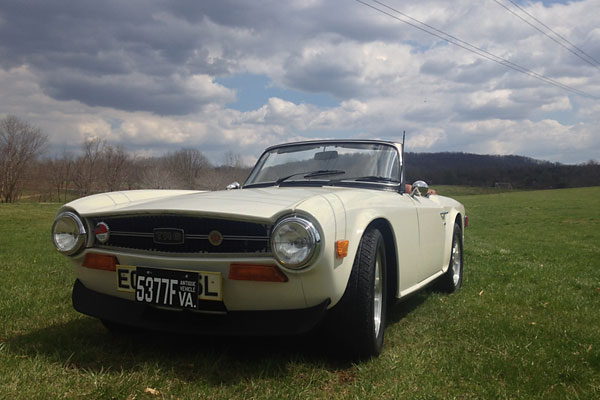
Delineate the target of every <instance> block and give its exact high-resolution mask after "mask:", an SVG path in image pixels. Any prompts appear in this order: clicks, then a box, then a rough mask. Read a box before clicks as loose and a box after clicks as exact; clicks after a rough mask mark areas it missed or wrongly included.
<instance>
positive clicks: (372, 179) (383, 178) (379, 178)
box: [340, 175, 398, 182]
mask: <svg viewBox="0 0 600 400" xmlns="http://www.w3.org/2000/svg"><path fill="white" fill-rule="evenodd" d="M340 180H341V181H359V182H398V181H397V180H396V179H393V178H388V177H386V176H377V175H367V176H357V177H354V178H343V179H340Z"/></svg>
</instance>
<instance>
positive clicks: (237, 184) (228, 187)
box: [226, 182, 241, 190]
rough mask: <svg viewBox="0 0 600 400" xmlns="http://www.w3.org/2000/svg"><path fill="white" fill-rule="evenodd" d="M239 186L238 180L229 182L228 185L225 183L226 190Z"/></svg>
mask: <svg viewBox="0 0 600 400" xmlns="http://www.w3.org/2000/svg"><path fill="white" fill-rule="evenodd" d="M240 187H241V185H240V183H239V182H233V183H230V184H229V185H227V188H226V189H227V190H234V189H239V188H240Z"/></svg>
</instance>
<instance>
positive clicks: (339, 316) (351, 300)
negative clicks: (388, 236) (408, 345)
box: [329, 228, 387, 359]
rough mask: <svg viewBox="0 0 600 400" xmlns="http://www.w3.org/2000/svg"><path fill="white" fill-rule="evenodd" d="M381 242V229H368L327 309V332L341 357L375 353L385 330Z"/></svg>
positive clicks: (383, 270) (384, 280)
mask: <svg viewBox="0 0 600 400" xmlns="http://www.w3.org/2000/svg"><path fill="white" fill-rule="evenodd" d="M386 275H387V273H386V257H385V245H384V240H383V236H382V235H381V232H380V231H379V230H378V229H376V228H371V229H368V230H367V232H366V233H365V234H364V235H363V237H362V239H361V241H360V244H359V246H358V252H357V254H356V258H355V259H354V264H353V266H352V272H351V273H350V279H349V280H348V286H347V287H346V291H345V292H344V295H343V297H342V299H341V300H340V301H339V303H338V304H337V305H336V306H335V307H334V308H333V310H331V315H330V319H329V334H330V335H332V341H333V342H334V343H335V346H336V348H337V350H339V351H341V352H342V353H343V355H344V356H349V357H351V358H354V359H364V358H370V357H374V356H378V355H379V354H380V353H381V349H382V348H383V338H384V333H385V322H386V307H387V285H386Z"/></svg>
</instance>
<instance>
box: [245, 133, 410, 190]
mask: <svg viewBox="0 0 600 400" xmlns="http://www.w3.org/2000/svg"><path fill="white" fill-rule="evenodd" d="M348 181H350V182H352V181H354V182H370V183H387V184H389V183H396V184H397V183H399V182H400V160H399V156H398V150H397V149H396V148H395V147H394V146H392V145H390V144H384V143H352V142H349V143H344V142H339V143H338V142H327V143H307V144H298V145H284V146H281V147H275V148H273V149H270V150H268V151H267V152H265V153H264V154H263V155H262V157H261V158H260V159H259V160H258V162H257V164H256V166H255V167H254V169H253V170H252V173H251V174H250V176H249V177H248V179H247V181H246V183H245V184H244V186H251V185H268V184H273V185H281V184H283V183H295V184H298V183H301V182H325V183H327V184H331V183H337V182H340V183H341V182H348Z"/></svg>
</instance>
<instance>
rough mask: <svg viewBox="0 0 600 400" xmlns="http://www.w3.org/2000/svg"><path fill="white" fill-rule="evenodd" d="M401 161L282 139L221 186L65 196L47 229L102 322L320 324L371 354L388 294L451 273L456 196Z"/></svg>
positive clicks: (358, 352) (458, 219) (292, 328)
mask: <svg viewBox="0 0 600 400" xmlns="http://www.w3.org/2000/svg"><path fill="white" fill-rule="evenodd" d="M403 171H404V164H403V145H401V144H397V143H391V142H385V141H378V140H321V141H309V142H299V143H290V144H283V145H278V146H273V147H270V148H268V149H267V150H266V151H265V152H264V153H263V154H262V156H261V157H260V159H259V160H258V162H257V163H256V166H255V167H254V169H253V170H252V172H251V173H250V175H249V177H248V179H247V180H246V182H245V183H244V184H243V185H239V184H237V183H235V184H232V185H230V186H229V187H228V189H229V190H224V191H217V192H200V191H182V190H135V191H123V192H113V193H104V194H97V195H93V196H89V197H86V198H82V199H78V200H75V201H73V202H71V203H68V204H66V205H65V206H63V207H62V208H61V209H60V211H59V212H58V215H57V216H56V219H55V222H54V225H53V227H52V237H53V241H54V245H55V246H56V248H57V249H58V251H59V252H61V253H63V254H64V255H65V256H67V257H68V258H69V259H70V260H71V262H72V264H73V267H74V270H75V274H76V276H77V280H76V281H75V285H74V288H73V305H74V307H75V309H76V310H78V311H79V312H82V313H84V314H87V315H91V316H93V317H96V318H99V319H100V320H102V322H103V323H104V324H105V326H107V327H108V328H109V329H112V330H118V329H121V328H127V327H137V328H143V329H153V330H166V331H172V332H186V333H203V334H230V335H231V334H233V335H271V334H277V335H280V334H297V333H302V332H306V331H309V330H311V329H312V328H314V327H316V326H317V325H320V324H321V323H322V322H324V323H325V324H326V325H325V326H327V327H329V329H330V330H333V331H334V332H333V334H334V341H335V343H336V345H337V346H339V347H340V348H342V349H346V350H347V351H348V353H350V354H352V355H354V356H357V357H370V356H374V355H378V354H379V353H380V351H381V349H382V346H383V337H384V330H385V325H386V309H387V305H388V304H391V303H393V302H394V301H395V300H396V299H401V298H403V297H405V296H407V295H409V294H411V293H413V292H415V291H416V290H418V289H421V288H423V287H425V286H426V285H428V284H430V283H432V282H434V281H436V282H435V283H437V284H438V285H439V287H440V288H442V289H443V290H445V291H448V292H453V291H455V290H456V289H458V288H459V287H460V286H461V283H462V272H463V251H462V250H463V231H464V228H465V223H466V215H465V209H464V207H463V206H462V205H461V204H460V203H458V202H456V201H454V200H452V199H450V198H446V197H442V196H439V195H437V194H434V193H432V192H431V191H428V187H427V184H425V182H422V181H417V182H415V183H413V184H412V185H405V182H404V172H403ZM411 186H412V189H408V190H407V188H410V187H411Z"/></svg>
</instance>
